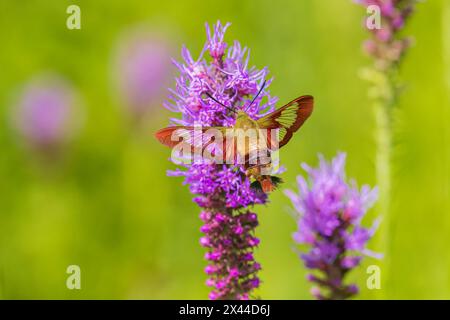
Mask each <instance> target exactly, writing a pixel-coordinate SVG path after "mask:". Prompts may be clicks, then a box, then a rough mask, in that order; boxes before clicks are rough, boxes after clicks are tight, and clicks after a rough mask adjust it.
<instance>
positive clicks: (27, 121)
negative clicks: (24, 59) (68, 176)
mask: <svg viewBox="0 0 450 320" xmlns="http://www.w3.org/2000/svg"><path fill="white" fill-rule="evenodd" d="M76 102H77V99H76V97H75V92H74V90H73V89H72V88H71V86H70V85H69V84H68V83H67V82H66V81H64V80H62V79H61V78H59V77H57V76H44V77H37V78H35V79H33V80H32V81H30V82H29V83H28V84H27V85H26V86H25V88H24V90H23V92H22V94H21V96H20V99H19V101H18V104H17V105H16V108H15V109H14V119H13V120H14V125H15V128H16V130H17V131H18V132H19V133H20V135H22V136H23V138H24V139H25V140H26V142H27V143H28V144H29V145H31V146H32V147H33V148H35V149H40V150H46V151H49V150H56V149H58V148H59V147H61V145H62V144H64V143H65V142H67V140H68V139H70V138H71V137H72V136H73V135H74V134H75V133H76V131H77V129H78V125H79V123H77V120H79V119H77V116H78V115H79V113H78V111H79V110H76Z"/></svg>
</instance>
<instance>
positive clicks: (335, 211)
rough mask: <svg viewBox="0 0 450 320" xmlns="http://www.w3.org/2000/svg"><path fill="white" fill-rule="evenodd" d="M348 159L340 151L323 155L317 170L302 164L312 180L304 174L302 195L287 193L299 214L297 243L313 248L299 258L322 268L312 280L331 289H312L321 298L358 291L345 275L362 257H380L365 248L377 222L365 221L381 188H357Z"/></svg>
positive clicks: (315, 295)
mask: <svg viewBox="0 0 450 320" xmlns="http://www.w3.org/2000/svg"><path fill="white" fill-rule="evenodd" d="M345 157H346V155H345V153H340V154H338V155H337V156H336V158H334V159H333V160H332V162H331V163H328V162H326V161H325V160H324V158H323V157H322V156H320V165H319V167H318V168H316V169H314V168H311V167H309V166H308V165H306V164H303V165H302V167H303V169H304V170H305V171H306V172H307V173H308V175H309V179H310V183H308V182H307V181H306V180H305V179H304V178H303V177H302V176H299V177H298V178H297V181H298V188H299V193H295V192H293V191H291V190H287V191H286V195H287V196H288V197H289V198H290V199H291V201H292V203H293V205H294V207H295V209H296V211H297V213H298V216H297V219H298V231H297V232H296V233H294V236H293V237H294V241H295V242H296V243H298V244H302V245H307V246H309V247H310V250H309V251H308V252H307V253H303V254H301V255H300V257H301V259H302V260H303V262H304V264H305V266H306V268H308V269H311V270H317V271H318V275H315V274H309V275H308V280H309V281H311V282H313V283H316V284H317V285H318V286H319V287H322V288H323V289H326V292H325V293H323V292H322V291H321V290H320V289H319V288H318V287H314V288H313V289H312V291H311V293H312V294H313V295H314V297H316V298H317V299H346V298H349V297H351V296H353V295H355V294H356V293H357V292H358V288H357V286H356V285H354V284H351V285H346V284H344V277H345V275H346V274H347V273H348V272H349V271H350V270H352V269H353V268H355V267H356V266H358V265H359V264H360V262H361V260H362V258H363V255H368V256H372V257H378V258H379V257H380V256H379V255H378V254H375V253H373V252H371V251H370V250H368V249H367V248H366V244H367V242H368V241H369V240H370V238H371V237H372V235H373V234H374V232H375V230H376V228H377V225H378V222H375V223H374V226H373V227H371V228H369V229H367V228H364V227H363V226H362V225H361V220H362V218H363V217H364V215H365V213H366V211H367V210H368V209H369V208H370V207H371V206H372V205H373V204H374V202H375V201H376V199H377V189H376V188H374V189H370V187H369V186H363V187H362V188H361V189H358V188H357V186H356V183H355V182H354V181H350V183H348V182H347V181H346V178H345V171H344V166H345Z"/></svg>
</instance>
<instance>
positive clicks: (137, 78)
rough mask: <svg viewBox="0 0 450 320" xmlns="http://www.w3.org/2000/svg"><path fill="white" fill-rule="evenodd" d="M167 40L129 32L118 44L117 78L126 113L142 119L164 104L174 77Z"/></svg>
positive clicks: (145, 33) (143, 32)
mask: <svg viewBox="0 0 450 320" xmlns="http://www.w3.org/2000/svg"><path fill="white" fill-rule="evenodd" d="M170 53H171V50H170V46H169V42H168V40H167V39H164V38H163V37H161V36H155V35H153V34H150V33H149V32H146V31H144V30H141V29H138V30H132V31H130V32H128V33H127V34H126V35H125V36H124V37H123V38H122V39H121V40H120V41H119V45H118V53H117V57H116V61H115V78H116V81H117V84H118V89H119V92H120V94H121V96H122V99H123V100H124V101H123V102H124V104H125V107H126V108H127V111H128V112H129V113H130V114H131V115H132V116H133V117H135V118H137V119H139V118H141V117H143V116H145V115H146V114H147V112H148V111H149V110H150V109H151V108H152V107H153V106H155V105H157V104H159V103H161V102H162V93H163V91H164V88H165V86H166V84H167V82H168V80H169V78H170V76H171V71H172V66H171V63H170V58H169V57H170Z"/></svg>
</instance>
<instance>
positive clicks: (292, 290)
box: [0, 0, 450, 299]
mask: <svg viewBox="0 0 450 320" xmlns="http://www.w3.org/2000/svg"><path fill="white" fill-rule="evenodd" d="M70 4H77V5H79V6H80V8H81V29H80V30H69V29H67V27H66V19H67V17H68V16H69V15H68V14H67V13H66V8H67V6H68V5H70ZM364 15H365V10H364V8H362V7H360V6H357V5H355V4H354V3H353V2H352V1H351V0H326V1H325V0H320V1H319V0H317V1H306V0H303V1H294V0H293V1H284V0H282V1H276V2H274V1H269V0H262V1H241V0H229V1H221V2H212V1H200V0H189V1H137V0H129V1H126V2H123V1H111V0H108V1H106V0H104V1H100V0H99V1H87V0H86V1H62V0H61V1H45V0H40V1H31V0H27V1H12V0H3V1H1V2H0V41H1V42H0V43H1V45H0V47H1V49H0V122H1V125H0V147H1V149H0V298H3V299H15V298H25V299H31V298H42V299H48V298H56V299H63V298H68V299H91V298H93V299H100V298H101V299H103V298H107V299H109V298H112V299H185V298H186V299H204V298H206V297H207V292H208V288H207V287H206V286H205V285H204V281H205V280H206V276H205V275H204V273H203V268H204V266H205V265H206V262H205V261H204V260H203V255H204V249H203V248H202V247H201V246H200V245H199V237H200V236H201V233H200V231H199V227H200V226H201V222H200V220H199V218H198V213H199V210H198V209H197V208H196V206H195V205H194V203H193V202H192V201H191V195H190V194H189V192H188V189H187V187H186V186H183V185H182V181H181V180H180V178H173V177H167V176H166V170H167V169H172V168H173V165H172V164H171V163H170V162H169V161H168V157H169V150H167V149H165V148H164V147H163V146H160V145H158V144H157V143H156V141H155V139H154V138H153V133H154V132H155V131H156V130H157V129H159V128H161V127H162V126H165V125H167V124H168V118H169V116H171V115H170V113H169V112H168V111H167V110H165V109H164V108H163V107H162V101H163V100H164V97H165V95H166V94H167V91H166V87H167V86H166V83H168V85H169V86H170V85H172V84H173V77H172V75H173V74H176V71H175V70H174V69H173V68H171V67H166V65H165V64H166V63H168V62H170V61H169V58H170V56H173V57H174V58H176V59H178V58H179V56H180V54H179V51H180V49H181V45H182V44H186V45H187V46H188V48H189V49H191V50H192V52H193V54H194V56H196V55H198V54H199V52H200V50H201V48H202V46H203V43H204V41H205V38H206V35H205V30H204V23H205V22H209V23H214V22H215V21H217V20H218V19H220V20H221V21H222V22H227V21H229V22H231V23H232V26H231V27H230V29H229V31H228V32H227V34H226V40H227V41H229V42H231V41H233V40H234V39H238V40H240V41H241V42H242V43H243V44H245V45H247V46H249V47H250V48H251V60H250V62H251V64H252V65H256V66H257V67H263V66H268V68H269V70H270V72H271V75H272V76H273V77H274V79H275V80H274V82H273V84H272V86H271V93H272V94H273V95H277V96H279V98H280V102H286V101H289V100H290V99H292V98H294V97H296V96H298V95H301V94H313V95H314V96H315V98H316V109H315V112H314V114H313V116H312V118H311V119H310V120H309V121H308V123H307V124H306V125H305V126H304V128H302V130H301V132H300V134H297V136H296V137H295V138H294V139H293V140H292V141H291V142H290V143H289V145H287V146H286V147H285V148H284V149H283V150H282V152H281V159H282V161H283V163H284V165H285V166H286V167H287V169H288V171H287V172H286V173H285V174H284V177H283V178H284V180H285V184H284V186H283V187H284V188H288V187H289V188H291V187H293V186H294V184H295V176H296V175H297V174H299V173H301V169H300V166H299V164H300V162H308V163H310V164H313V165H315V164H316V163H317V154H318V153H323V154H324V155H325V156H326V157H328V158H330V157H332V156H334V155H335V154H336V152H337V151H338V150H341V151H346V152H347V153H348V165H347V173H348V176H350V177H354V178H356V179H357V180H358V182H359V183H360V184H362V183H368V184H371V185H374V184H375V174H374V154H375V144H374V136H373V129H374V117H373V112H372V109H371V106H370V100H369V99H368V97H367V90H368V84H367V83H366V82H365V81H363V80H361V79H360V77H359V76H358V72H359V70H360V69H361V68H363V67H364V66H367V65H370V64H371V61H370V59H369V58H367V57H365V56H364V54H363V53H362V51H361V43H362V41H363V40H364V39H365V38H366V37H367V36H368V33H367V32H366V30H364V28H363V27H362V25H363V22H362V21H363V20H362V19H363V17H364ZM136 30H137V31H136ZM404 33H405V34H407V35H412V36H414V38H415V44H414V46H413V47H412V48H411V50H410V51H409V52H408V54H407V57H406V59H405V60H404V64H403V65H402V68H401V79H402V81H403V82H404V84H405V87H404V91H403V94H402V96H401V98H400V102H399V109H398V111H397V112H396V113H397V114H396V123H395V147H394V162H393V166H394V172H393V183H394V186H393V191H392V192H393V194H392V199H393V204H392V211H391V214H390V216H389V219H385V221H384V223H382V225H381V230H380V231H381V232H382V233H383V234H386V235H387V236H388V241H387V243H388V246H387V247H386V248H381V247H379V246H378V245H377V243H381V242H380V241H379V239H377V238H375V239H373V241H372V242H371V244H370V247H371V249H373V250H375V251H384V254H385V258H384V260H383V261H382V262H379V261H376V260H373V259H370V258H368V259H366V260H365V264H364V265H363V266H362V267H360V268H358V269H357V270H356V271H355V272H354V273H353V274H352V275H351V276H350V278H349V280H353V281H356V282H357V283H358V284H360V285H361V294H360V295H359V296H358V298H363V299H373V298H387V299H404V298H411V299H422V298H427V299H444V298H447V299H448V298H450V3H449V2H448V1H447V0H430V1H427V2H424V3H421V4H419V5H418V6H417V11H416V13H415V14H414V15H413V16H412V17H411V19H410V21H409V24H408V26H407V28H406V29H405V31H404ZM130 34H134V35H136V34H138V36H136V37H138V38H139V36H142V34H144V36H142V37H143V38H145V37H148V38H149V39H153V40H151V41H155V43H157V44H154V45H155V47H152V45H150V49H148V48H147V49H145V48H144V49H143V50H144V52H145V50H150V51H149V52H153V51H154V50H153V51H152V49H151V48H160V49H158V50H159V51H158V50H156V49H155V50H156V51H158V52H159V53H162V54H161V58H160V59H159V61H160V63H158V64H157V65H151V63H150V66H147V67H146V68H150V69H152V68H158V70H160V71H159V72H160V77H159V78H157V79H156V80H155V79H153V80H152V79H147V78H145V75H142V74H140V75H141V76H143V77H144V78H145V79H146V80H143V81H147V82H146V83H147V84H152V83H153V84H154V85H155V86H156V85H159V86H160V87H158V88H159V89H161V88H162V91H160V90H159V89H158V88H156V89H154V91H152V96H151V97H145V95H144V97H143V98H142V97H141V98H142V99H141V100H139V97H137V98H136V97H135V96H134V97H135V98H136V99H138V101H136V100H133V95H139V93H133V92H131V93H130V92H128V91H127V90H130V89H129V88H128V89H127V88H124V84H123V82H124V81H123V79H124V77H126V75H124V73H123V69H121V68H123V66H122V65H121V62H120V61H121V60H120V59H124V58H123V56H125V57H126V56H127V46H131V47H133V44H129V43H130V42H131V43H133V41H134V40H133V39H134V38H133V37H134V36H133V35H130ZM130 39H131V40H130ZM155 39H156V40H155ZM160 45H162V49H161V46H160ZM158 46H159V47H158ZM144 47H145V45H144ZM124 48H125V49H124ZM130 50H131V51H130V52H131V53H129V54H133V53H132V52H133V50H134V49H130ZM136 50H138V49H136ZM121 57H122V58H121ZM126 59H127V58H125V60H126ZM130 68H132V66H131V67H130ZM121 70H122V71H121ZM144 70H145V68H144ZM48 73H51V74H57V75H58V77H61V78H63V79H64V81H65V82H66V83H68V84H70V87H71V90H72V91H73V94H74V95H75V96H77V99H75V100H76V102H73V103H72V107H73V108H74V110H76V113H77V114H78V116H76V117H73V116H71V117H69V118H70V119H69V120H70V121H72V120H73V119H74V118H77V119H78V120H77V122H78V124H77V126H76V129H74V131H76V132H74V134H72V135H71V137H70V139H67V141H64V142H59V144H58V146H57V147H56V148H53V147H51V148H47V147H45V146H44V147H40V146H38V147H36V146H33V145H32V144H33V143H36V142H30V141H28V142H27V141H24V140H26V139H25V138H26V137H25V136H24V135H23V134H22V135H21V134H19V133H18V129H17V126H15V125H14V123H15V121H13V120H11V119H12V118H14V117H15V114H16V111H17V110H16V109H17V108H19V107H18V106H20V103H21V102H20V101H21V96H22V95H23V94H24V93H23V92H24V90H26V86H27V84H29V83H30V81H33V80H32V79H36V77H37V78H39V77H41V75H42V74H48ZM137 73H138V74H139V72H137ZM125 79H126V78H125ZM125 87H126V85H125ZM144 89H145V86H144ZM152 90H153V89H152ZM127 95H128V96H127ZM130 97H131V98H130ZM142 101H143V102H142ZM140 103H141V104H145V107H146V108H144V109H145V110H144V111H142V108H141V109H140V107H142V106H140V105H139V104H140ZM136 110H138V111H136ZM136 112H137V113H136ZM139 112H143V113H139ZM142 119H144V120H142ZM19 131H20V130H19ZM28 140H30V139H28ZM31 140H33V139H31ZM54 149H57V150H56V151H55V150H54ZM289 206H290V204H289V201H288V199H287V198H286V197H285V196H284V195H283V193H282V191H277V192H275V193H273V194H272V195H271V196H270V203H269V204H268V205H267V206H261V207H259V208H256V211H257V212H258V213H259V217H260V223H261V224H260V227H258V229H257V236H258V237H260V238H261V241H262V242H261V245H260V247H259V249H258V251H257V254H256V258H257V260H259V261H260V262H261V264H262V266H263V270H262V271H261V278H262V280H263V283H262V285H261V288H260V290H258V292H257V293H258V294H259V295H260V296H261V297H262V298H264V299H310V294H309V287H310V284H309V283H307V282H306V281H305V273H306V271H305V269H304V268H303V266H302V264H301V263H300V261H299V259H298V258H297V256H296V254H295V253H294V251H293V250H292V249H293V241H292V239H291V234H292V232H293V231H294V230H295V228H296V224H295V222H294V221H293V219H292V218H291V217H290V216H289V214H288V208H289ZM376 215H377V211H376V208H375V209H374V210H372V211H371V212H370V213H369V215H368V216H367V219H366V223H367V224H370V223H371V220H372V219H373V218H374V217H376ZM71 264H76V265H79V266H80V267H81V286H82V289H81V290H68V289H67V288H66V278H67V276H68V275H67V274H66V268H67V266H68V265H71ZM369 264H379V265H380V266H381V272H382V277H383V287H382V288H381V289H380V290H372V291H371V290H368V289H367V288H366V286H365V281H366V278H367V274H366V272H365V269H366V266H367V265H369Z"/></svg>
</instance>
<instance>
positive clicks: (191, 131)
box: [155, 126, 231, 159]
mask: <svg viewBox="0 0 450 320" xmlns="http://www.w3.org/2000/svg"><path fill="white" fill-rule="evenodd" d="M226 129H227V128H226V127H193V126H171V127H167V128H163V129H161V130H159V131H157V132H156V134H155V137H156V139H157V140H158V141H159V142H160V143H162V144H163V145H165V146H167V147H169V148H174V147H175V146H177V145H179V144H186V145H187V146H190V147H191V152H195V149H197V150H199V151H200V152H201V154H200V155H202V154H203V155H205V156H206V157H207V158H209V159H211V157H212V154H216V155H219V154H220V155H222V156H223V157H224V158H226V157H227V154H226V153H227V152H231V150H228V149H229V148H227V147H226ZM217 139H219V140H217ZM205 151H207V152H205ZM224 153H225V154H224Z"/></svg>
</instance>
